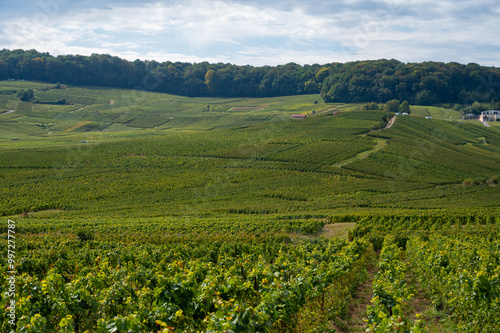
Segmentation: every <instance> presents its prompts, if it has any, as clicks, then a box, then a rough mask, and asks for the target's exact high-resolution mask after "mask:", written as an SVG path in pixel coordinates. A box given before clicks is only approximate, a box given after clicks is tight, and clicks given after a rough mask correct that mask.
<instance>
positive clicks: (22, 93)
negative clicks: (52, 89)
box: [17, 89, 34, 102]
mask: <svg viewBox="0 0 500 333" xmlns="http://www.w3.org/2000/svg"><path fill="white" fill-rule="evenodd" d="M17 98H19V100H20V101H23V102H29V101H31V100H32V99H33V98H34V94H33V90H32V89H27V90H25V89H21V90H19V91H18V92H17Z"/></svg>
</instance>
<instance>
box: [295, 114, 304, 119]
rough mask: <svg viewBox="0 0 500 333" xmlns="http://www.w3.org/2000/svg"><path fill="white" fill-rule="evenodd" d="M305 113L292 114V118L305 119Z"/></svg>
mask: <svg viewBox="0 0 500 333" xmlns="http://www.w3.org/2000/svg"><path fill="white" fill-rule="evenodd" d="M306 117H307V116H306V115H305V114H292V118H293V119H294V120H295V119H306Z"/></svg>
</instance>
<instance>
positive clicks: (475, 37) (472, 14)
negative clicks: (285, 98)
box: [0, 0, 500, 66]
mask: <svg viewBox="0 0 500 333" xmlns="http://www.w3.org/2000/svg"><path fill="white" fill-rule="evenodd" d="M499 17H500V5H499V0H482V1H470V0H467V1H463V0H391V1H384V0H379V1H367V0H317V1H312V0H304V1H299V0H250V1H247V0H221V1H218V0H215V1H213V0H182V1H177V0H165V1H149V0H141V1H138V0H124V1H107V0H100V1H97V0H83V1H78V0H76V1H75V0H71V1H70V0H39V1H37V0H25V1H13V0H0V49H2V48H7V49H18V48H22V49H36V50H38V51H42V52H49V53H50V54H52V55H60V54H82V55H90V54H92V53H108V54H111V55H116V56H119V57H122V58H126V59H129V60H135V59H150V60H151V59H154V60H157V61H166V60H171V61H183V62H201V61H205V60H206V61H209V62H224V63H227V62H229V63H233V64H238V65H246V64H250V65H257V66H260V65H278V64H286V63H289V62H295V63H298V64H314V63H318V64H325V63H331V62H346V61H352V60H368V59H381V58H386V59H391V58H394V59H398V60H401V61H404V62H421V61H429V60H431V61H444V62H449V61H456V62H459V63H464V64H466V63H469V62H475V63H479V64H481V65H489V66H500V58H499V55H500V38H498V31H500V20H499Z"/></svg>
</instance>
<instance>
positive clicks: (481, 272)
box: [408, 233, 500, 332]
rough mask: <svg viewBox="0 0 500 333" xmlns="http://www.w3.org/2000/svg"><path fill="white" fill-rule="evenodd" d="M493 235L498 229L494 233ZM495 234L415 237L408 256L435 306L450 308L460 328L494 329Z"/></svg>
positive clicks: (499, 296) (499, 307)
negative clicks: (493, 235) (492, 235)
mask: <svg viewBox="0 0 500 333" xmlns="http://www.w3.org/2000/svg"><path fill="white" fill-rule="evenodd" d="M496 235H498V233H497V234H496ZM499 251H500V243H499V240H498V237H491V234H490V235H486V236H482V235H457V236H441V235H439V234H432V235H430V236H429V237H426V238H425V239H424V238H419V237H415V238H412V239H411V240H410V241H409V244H408V253H409V260H410V262H411V263H412V266H413V267H414V269H415V273H416V275H417V276H418V278H419V280H420V283H421V285H422V286H424V288H425V289H426V291H427V292H428V293H429V295H430V297H431V299H432V302H433V304H434V306H436V307H437V308H440V309H443V311H445V312H447V313H450V314H451V315H450V317H449V318H447V320H448V321H449V322H450V323H451V324H452V325H453V327H454V329H455V330H456V331H459V332H479V331H481V332H498V330H499V329H500V325H499V323H498V318H497V316H496V313H498V312H499V311H500V286H499V273H500V272H499V267H500V266H499V262H498V258H499V253H500V252H499Z"/></svg>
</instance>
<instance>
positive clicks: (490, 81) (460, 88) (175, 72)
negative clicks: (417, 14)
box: [0, 49, 500, 111]
mask: <svg viewBox="0 0 500 333" xmlns="http://www.w3.org/2000/svg"><path fill="white" fill-rule="evenodd" d="M5 79H25V80H39V81H49V82H53V83H56V82H60V83H62V84H72V85H92V86H102V87H117V88H133V89H141V90H148V91H156V92H165V93H170V94H178V95H184V96H225V97H238V96H246V97H269V96H284V95H298V94H308V93H321V95H322V97H323V99H324V100H325V102H386V101H389V100H392V99H397V100H400V101H404V100H407V101H408V102H410V103H411V104H418V105H434V104H440V103H458V104H462V105H471V104H473V103H474V102H476V101H478V102H487V103H490V102H492V101H493V102H497V101H498V100H499V96H500V68H495V67H484V66H480V65H478V64H474V63H471V64H468V65H463V64H459V63H453V62H452V63H441V62H423V63H403V62H400V61H397V60H394V59H391V60H375V61H356V62H348V63H331V64H325V65H318V64H314V65H304V66H301V65H298V64H295V63H289V64H286V65H280V66H274V67H272V66H264V67H253V66H236V65H231V64H223V63H217V64H210V63H208V62H202V63H195V64H191V63H183V62H170V61H166V62H163V63H160V62H157V61H154V60H152V61H142V60H135V61H133V62H131V61H128V60H125V59H121V58H119V57H114V56H110V55H107V54H106V55H104V54H93V55H91V56H81V55H65V56H57V57H54V56H51V55H50V54H48V53H40V52H37V51H36V50H29V51H24V50H12V51H11V50H6V49H4V50H1V51H0V80H5ZM460 108H462V106H460ZM476 111H477V110H476Z"/></svg>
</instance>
